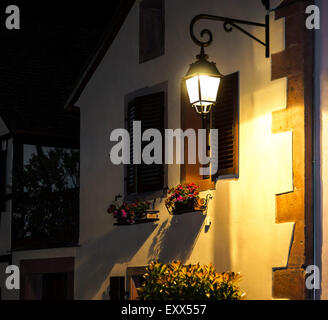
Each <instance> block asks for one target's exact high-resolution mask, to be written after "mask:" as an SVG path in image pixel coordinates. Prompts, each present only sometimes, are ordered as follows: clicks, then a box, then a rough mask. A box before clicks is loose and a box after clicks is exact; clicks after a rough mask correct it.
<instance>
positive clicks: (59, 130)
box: [0, 0, 135, 141]
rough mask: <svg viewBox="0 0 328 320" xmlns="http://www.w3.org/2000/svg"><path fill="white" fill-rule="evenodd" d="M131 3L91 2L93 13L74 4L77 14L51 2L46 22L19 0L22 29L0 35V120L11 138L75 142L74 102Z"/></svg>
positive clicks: (77, 124) (130, 0)
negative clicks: (15, 136)
mask: <svg viewBox="0 0 328 320" xmlns="http://www.w3.org/2000/svg"><path fill="white" fill-rule="evenodd" d="M94 1H95V0H94ZM96 2H97V1H96ZM134 2H135V0H119V1H114V0H113V1H111V2H110V3H107V4H104V5H102V6H101V5H100V4H99V3H98V4H97V3H95V8H96V9H95V10H94V11H92V10H91V8H90V4H89V5H86V6H79V7H78V8H76V6H75V3H74V6H73V4H72V8H71V9H72V10H71V11H69V12H72V13H75V12H76V13H77V14H76V15H75V16H73V15H72V14H66V15H65V14H64V13H65V11H63V10H62V7H61V6H60V2H58V3H57V4H55V3H56V2H51V4H52V5H53V7H52V9H51V10H49V8H48V9H47V15H46V18H44V19H41V18H42V17H43V16H44V15H40V12H36V11H34V10H33V9H35V7H31V6H30V3H28V4H29V6H27V3H26V2H23V4H24V3H25V4H26V6H25V7H24V6H23V4H22V6H23V7H22V8H23V9H24V10H23V11H24V12H25V15H24V16H25V17H26V16H28V17H29V19H27V20H23V21H22V23H21V30H15V31H5V32H1V33H0V44H1V50H0V117H1V118H2V119H3V120H4V122H5V124H6V125H7V127H8V129H9V130H10V132H11V133H12V134H16V135H19V134H20V135H25V136H37V137H40V136H43V137H49V139H50V140H51V139H52V140H54V139H55V140H56V139H57V140H58V141H59V140H65V139H67V140H70V141H71V140H73V141H79V136H80V117H79V111H78V110H79V109H78V108H74V103H75V102H76V101H77V99H78V97H79V95H80V93H81V92H82V90H83V88H84V86H85V85H86V84H87V82H88V80H89V79H90V77H91V76H92V74H93V72H94V71H95V69H96V68H97V66H98V64H99V63H100V61H101V60H102V58H103V56H104V55H105V53H106V51H107V49H108V47H109V46H110V44H111V43H112V41H113V40H114V38H115V36H116V35H117V33H118V31H119V30H120V27H121V25H122V24H123V22H124V20H125V18H126V16H127V14H128V12H129V11H130V9H131V7H132V5H133V3H134ZM65 3H66V4H65V8H66V5H67V2H66V1H65ZM42 8H43V9H44V7H42ZM99 8H100V9H99ZM101 8H103V10H101ZM53 9H56V10H53ZM99 10H100V12H99ZM95 12H96V13H97V14H95ZM89 13H90V15H89ZM40 17H41V18H40Z"/></svg>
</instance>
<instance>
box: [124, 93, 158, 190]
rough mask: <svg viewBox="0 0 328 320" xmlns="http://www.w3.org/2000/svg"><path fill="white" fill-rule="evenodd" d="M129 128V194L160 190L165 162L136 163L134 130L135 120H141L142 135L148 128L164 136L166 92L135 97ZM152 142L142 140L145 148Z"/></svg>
mask: <svg viewBox="0 0 328 320" xmlns="http://www.w3.org/2000/svg"><path fill="white" fill-rule="evenodd" d="M126 121H127V129H128V131H129V133H130V141H131V143H130V163H131V164H130V165H126V176H125V181H126V191H127V194H128V195H130V194H135V193H145V192H151V191H158V190H161V189H163V187H164V164H163V159H162V164H150V165H147V164H145V163H143V162H142V163H141V164H134V163H135V162H136V161H134V158H133V141H134V139H135V138H136V137H135V134H134V132H133V122H134V121H140V122H141V136H142V135H143V133H144V132H145V131H146V130H148V129H157V130H159V131H160V132H161V134H162V136H164V92H160V93H156V94H151V95H147V96H142V97H138V98H136V99H134V100H133V101H131V102H130V103H129V105H128V111H127V119H126ZM149 143H150V142H142V143H141V149H142V150H143V149H144V147H145V146H146V145H148V144H149Z"/></svg>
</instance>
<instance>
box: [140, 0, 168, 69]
mask: <svg viewBox="0 0 328 320" xmlns="http://www.w3.org/2000/svg"><path fill="white" fill-rule="evenodd" d="M163 54H164V1H163V0H143V1H141V3H140V31H139V60H140V63H143V62H146V61H148V60H151V59H154V58H157V57H159V56H161V55H163Z"/></svg>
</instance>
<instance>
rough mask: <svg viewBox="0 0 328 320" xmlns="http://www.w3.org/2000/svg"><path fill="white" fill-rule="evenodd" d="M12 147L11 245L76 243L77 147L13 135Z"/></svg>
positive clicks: (31, 245) (34, 245) (77, 233)
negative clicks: (25, 140) (44, 143)
mask: <svg viewBox="0 0 328 320" xmlns="http://www.w3.org/2000/svg"><path fill="white" fill-rule="evenodd" d="M13 151H14V152H13V181H12V185H13V187H12V192H13V197H12V200H13V202H12V213H13V219H12V246H13V248H14V249H16V250H18V249H26V248H32V247H33V248H44V247H46V248H47V247H57V246H59V247H60V246H63V245H65V246H66V245H75V244H76V243H77V242H78V238H79V173H80V170H79V163H80V160H79V158H80V153H79V150H78V149H74V148H63V147H48V146H42V145H38V144H36V145H34V144H25V143H21V142H20V141H16V140H15V139H14V148H13Z"/></svg>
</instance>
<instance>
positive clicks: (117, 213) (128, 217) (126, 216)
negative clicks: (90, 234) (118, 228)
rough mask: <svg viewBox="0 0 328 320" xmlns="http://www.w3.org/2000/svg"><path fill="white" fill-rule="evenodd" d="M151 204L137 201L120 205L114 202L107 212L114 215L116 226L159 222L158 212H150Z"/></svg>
mask: <svg viewBox="0 0 328 320" xmlns="http://www.w3.org/2000/svg"><path fill="white" fill-rule="evenodd" d="M150 205H151V204H150V203H149V202H147V201H139V200H135V201H133V202H123V203H121V204H120V203H118V202H117V201H114V202H113V203H112V204H111V205H110V206H109V208H108V210H107V212H108V213H109V214H113V216H114V218H115V219H116V225H133V224H137V223H143V222H153V221H155V220H158V211H150Z"/></svg>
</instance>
